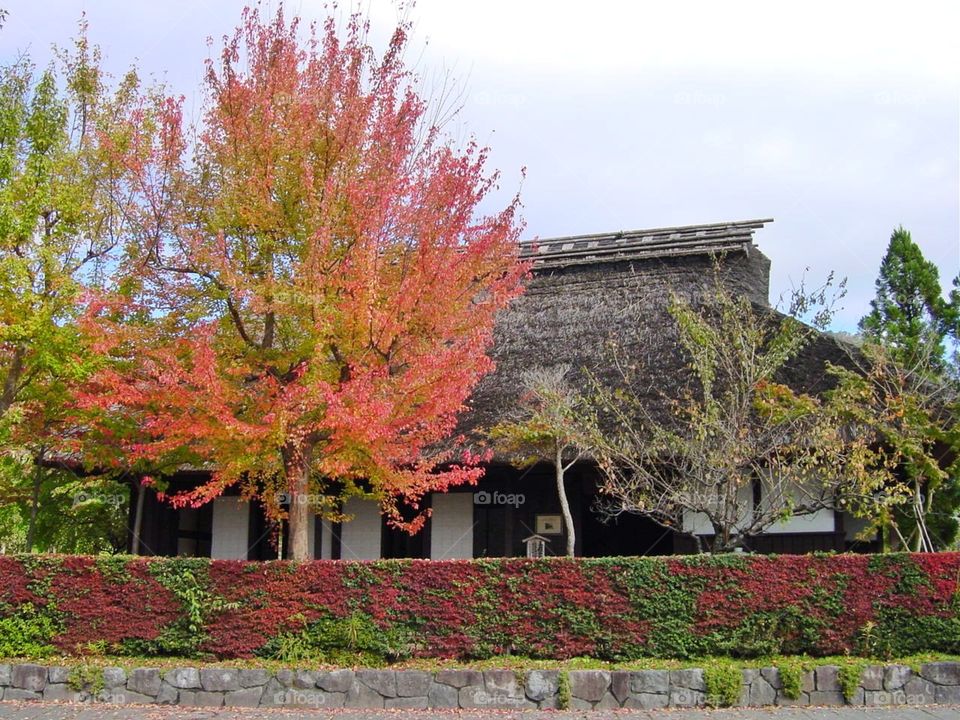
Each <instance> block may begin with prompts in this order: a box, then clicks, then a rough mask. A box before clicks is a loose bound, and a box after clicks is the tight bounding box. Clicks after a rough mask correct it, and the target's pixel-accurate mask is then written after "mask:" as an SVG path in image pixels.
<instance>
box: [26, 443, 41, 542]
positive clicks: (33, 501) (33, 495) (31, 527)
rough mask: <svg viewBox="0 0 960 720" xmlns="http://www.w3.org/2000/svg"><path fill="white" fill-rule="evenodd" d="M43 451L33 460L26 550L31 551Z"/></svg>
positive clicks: (35, 523) (38, 502) (35, 524)
mask: <svg viewBox="0 0 960 720" xmlns="http://www.w3.org/2000/svg"><path fill="white" fill-rule="evenodd" d="M42 462H43V453H41V454H40V456H39V457H38V458H37V459H36V460H35V463H36V464H35V466H34V471H33V491H32V492H31V494H30V523H29V525H27V552H28V553H32V552H33V544H34V542H36V537H37V513H38V512H39V510H40V484H41V483H42V482H43V465H41V463H42Z"/></svg>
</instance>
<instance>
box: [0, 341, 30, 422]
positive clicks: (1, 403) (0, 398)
mask: <svg viewBox="0 0 960 720" xmlns="http://www.w3.org/2000/svg"><path fill="white" fill-rule="evenodd" d="M23 357H24V349H23V345H17V347H16V349H15V350H14V351H13V358H12V359H11V360H10V367H9V368H8V369H7V374H6V377H5V378H4V379H3V389H2V390H0V416H2V415H4V414H5V413H6V412H7V410H9V409H10V406H11V405H13V403H14V401H15V400H16V396H17V385H18V384H19V383H20V377H21V376H22V375H23Z"/></svg>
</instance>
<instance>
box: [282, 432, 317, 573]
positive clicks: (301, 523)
mask: <svg viewBox="0 0 960 720" xmlns="http://www.w3.org/2000/svg"><path fill="white" fill-rule="evenodd" d="M283 465H284V472H285V474H286V476H287V494H288V496H289V499H290V506H289V508H288V510H287V527H288V528H289V536H288V538H287V544H288V548H289V549H288V555H287V557H288V559H290V560H296V561H298V562H302V561H304V560H312V559H313V553H312V552H311V548H310V534H309V533H310V530H309V528H310V525H309V523H310V520H311V518H312V515H313V513H311V511H310V504H309V503H308V502H307V500H308V499H309V498H308V497H307V495H308V493H309V491H310V483H309V478H310V451H309V449H305V448H298V447H288V448H285V449H284V452H283Z"/></svg>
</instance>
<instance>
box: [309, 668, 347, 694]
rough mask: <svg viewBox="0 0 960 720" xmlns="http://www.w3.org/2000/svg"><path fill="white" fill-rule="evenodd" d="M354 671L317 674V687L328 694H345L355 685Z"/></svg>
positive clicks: (330, 671)
mask: <svg viewBox="0 0 960 720" xmlns="http://www.w3.org/2000/svg"><path fill="white" fill-rule="evenodd" d="M353 680H354V677H353V670H328V671H321V672H318V673H317V674H316V682H317V687H319V688H320V689H322V690H326V691H327V692H338V693H345V692H347V691H348V690H350V686H351V685H352V684H353Z"/></svg>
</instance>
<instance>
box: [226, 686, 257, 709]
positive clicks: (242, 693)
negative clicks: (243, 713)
mask: <svg viewBox="0 0 960 720" xmlns="http://www.w3.org/2000/svg"><path fill="white" fill-rule="evenodd" d="M261 697H263V688H262V687H248V688H243V689H242V690H230V691H228V692H225V693H224V694H223V704H224V705H226V706H227V707H259V706H260V698H261Z"/></svg>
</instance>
